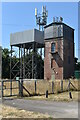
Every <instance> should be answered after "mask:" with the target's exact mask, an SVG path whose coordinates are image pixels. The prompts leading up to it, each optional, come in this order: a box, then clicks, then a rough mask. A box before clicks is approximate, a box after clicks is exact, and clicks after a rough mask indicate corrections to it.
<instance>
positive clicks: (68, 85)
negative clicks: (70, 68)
mask: <svg viewBox="0 0 80 120" xmlns="http://www.w3.org/2000/svg"><path fill="white" fill-rule="evenodd" d="M68 91H70V80H69V85H68Z"/></svg>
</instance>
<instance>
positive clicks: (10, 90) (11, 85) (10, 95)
mask: <svg viewBox="0 0 80 120" xmlns="http://www.w3.org/2000/svg"><path fill="white" fill-rule="evenodd" d="M10 96H12V80H10Z"/></svg>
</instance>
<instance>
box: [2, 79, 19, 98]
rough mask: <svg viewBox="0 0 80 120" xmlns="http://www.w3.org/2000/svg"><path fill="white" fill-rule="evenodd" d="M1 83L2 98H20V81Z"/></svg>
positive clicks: (4, 81)
mask: <svg viewBox="0 0 80 120" xmlns="http://www.w3.org/2000/svg"><path fill="white" fill-rule="evenodd" d="M1 83H2V85H1V89H2V90H1V91H2V97H10V96H18V95H19V94H20V93H19V92H20V81H19V80H13V81H12V80H2V81H1Z"/></svg>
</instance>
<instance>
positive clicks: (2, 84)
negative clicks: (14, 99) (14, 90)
mask: <svg viewBox="0 0 80 120" xmlns="http://www.w3.org/2000/svg"><path fill="white" fill-rule="evenodd" d="M3 96H4V94H3V80H2V81H1V97H2V98H3Z"/></svg>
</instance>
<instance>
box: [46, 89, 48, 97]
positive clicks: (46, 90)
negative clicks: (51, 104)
mask: <svg viewBox="0 0 80 120" xmlns="http://www.w3.org/2000/svg"><path fill="white" fill-rule="evenodd" d="M46 98H48V90H46Z"/></svg>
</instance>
